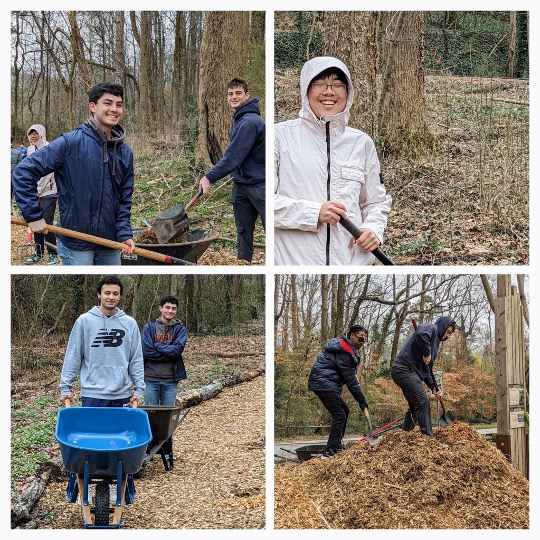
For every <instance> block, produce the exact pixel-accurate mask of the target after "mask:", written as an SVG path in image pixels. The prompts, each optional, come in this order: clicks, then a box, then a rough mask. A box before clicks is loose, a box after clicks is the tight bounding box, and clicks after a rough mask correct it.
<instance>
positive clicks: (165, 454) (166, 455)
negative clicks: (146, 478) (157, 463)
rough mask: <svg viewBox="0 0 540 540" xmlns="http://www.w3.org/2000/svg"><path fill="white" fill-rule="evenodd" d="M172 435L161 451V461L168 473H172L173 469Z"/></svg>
mask: <svg viewBox="0 0 540 540" xmlns="http://www.w3.org/2000/svg"><path fill="white" fill-rule="evenodd" d="M172 446H173V441H172V435H171V436H170V437H169V438H168V439H167V440H166V441H165V442H164V443H163V445H162V447H161V448H160V450H159V453H160V455H161V459H162V461H163V466H164V467H165V470H166V471H170V470H171V469H172V468H173V457H172Z"/></svg>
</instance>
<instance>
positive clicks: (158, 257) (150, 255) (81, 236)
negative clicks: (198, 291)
mask: <svg viewBox="0 0 540 540" xmlns="http://www.w3.org/2000/svg"><path fill="white" fill-rule="evenodd" d="M11 223H12V224H13V225H22V226H24V227H27V226H28V223H26V221H24V219H22V218H18V217H15V216H11ZM47 228H48V229H49V231H51V232H53V233H56V234H61V235H64V236H69V237H70V238H77V239H78V240H84V241H85V242H90V243H92V244H98V245H99V246H104V247H108V248H111V249H117V250H119V251H122V250H123V249H125V247H126V244H123V243H122V242H115V241H114V240H108V239H107V238H100V237H99V236H93V235H91V234H86V233H82V232H79V231H72V230H71V229H64V227H57V226H56V225H47ZM133 253H135V255H140V256H141V257H146V258H147V259H153V260H155V261H161V262H162V263H165V264H179V265H182V266H194V263H192V262H189V261H184V260H183V259H177V258H176V257H171V256H170V255H164V254H163V253H158V252H157V251H150V250H149V249H143V248H139V247H136V248H135V249H134V250H133Z"/></svg>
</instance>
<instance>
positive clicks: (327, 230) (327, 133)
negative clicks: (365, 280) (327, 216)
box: [325, 122, 331, 266]
mask: <svg viewBox="0 0 540 540" xmlns="http://www.w3.org/2000/svg"><path fill="white" fill-rule="evenodd" d="M325 127H326V200H327V201H329V200H330V176H331V174H330V122H326V126H325ZM329 265H330V223H327V224H326V266H329Z"/></svg>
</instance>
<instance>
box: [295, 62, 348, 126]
mask: <svg viewBox="0 0 540 540" xmlns="http://www.w3.org/2000/svg"><path fill="white" fill-rule="evenodd" d="M332 67H335V68H338V69H340V70H341V71H343V73H345V76H346V77H347V87H348V95H347V103H346V105H345V110H344V111H343V112H342V113H339V115H335V116H341V115H343V116H345V121H346V122H347V121H348V119H349V111H350V108H351V106H352V102H353V97H354V90H353V85H352V80H351V74H350V73H349V69H348V68H347V66H346V65H345V64H344V63H343V62H342V61H341V60H338V59H337V58H334V57H332V56H317V57H315V58H312V59H311V60H308V61H307V62H306V63H305V64H304V66H303V67H302V71H301V72H300V94H301V96H302V111H301V113H300V116H305V113H307V112H308V111H309V112H310V113H311V114H312V115H314V113H313V111H312V110H311V107H310V106H309V100H308V95H307V92H308V88H309V83H310V82H311V81H312V80H313V79H314V78H315V77H316V76H317V75H319V73H322V72H323V71H325V70H326V69H328V68H332ZM302 113H304V114H302ZM321 120H325V119H324V118H321ZM326 120H328V119H326Z"/></svg>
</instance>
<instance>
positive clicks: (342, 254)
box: [274, 57, 392, 266]
mask: <svg viewBox="0 0 540 540" xmlns="http://www.w3.org/2000/svg"><path fill="white" fill-rule="evenodd" d="M330 67H337V68H339V69H341V70H342V71H343V72H344V73H345V75H346V76H347V80H348V96H347V104H346V106H345V110H344V111H343V112H342V113H339V114H337V115H334V116H329V115H326V116H322V117H321V118H317V117H316V116H315V114H314V113H313V111H312V110H311V108H310V106H309V101H308V95H307V91H308V86H309V83H310V82H311V81H312V80H313V78H314V77H316V76H317V75H318V74H319V73H321V72H322V71H324V70H325V69H327V68H330ZM300 91H301V94H302V109H301V110H300V113H299V118H297V119H295V120H288V121H286V122H281V123H278V124H276V125H275V144H274V194H275V195H274V224H275V237H274V238H275V244H274V250H275V263H276V264H278V265H287V264H290V265H345V266H348V265H370V264H373V261H374V260H375V257H374V256H373V255H372V254H371V253H370V252H368V251H365V250H363V249H362V248H361V247H359V246H357V245H356V244H354V238H353V237H352V235H351V234H350V233H349V232H348V231H347V230H346V229H345V228H344V227H343V226H342V225H340V224H333V225H331V224H319V223H318V220H319V211H320V209H321V206H322V205H323V203H325V202H326V201H328V200H337V201H340V202H342V203H343V204H344V205H345V207H346V209H347V217H348V218H349V219H350V220H351V221H352V222H353V223H355V224H356V225H357V226H358V227H360V228H362V229H370V230H372V231H373V232H374V233H375V234H376V235H377V238H378V239H379V240H380V241H381V243H382V241H383V232H384V228H385V227H386V222H387V216H388V213H389V211H390V206H391V203H392V198H391V197H390V196H389V195H388V194H387V193H386V189H385V187H384V184H383V183H382V177H381V175H380V165H379V159H378V157H377V151H376V149H375V144H374V143H373V141H372V139H371V138H370V137H369V136H368V135H366V134H365V133H364V132H362V131H360V130H358V129H354V128H350V127H347V122H348V120H349V110H350V108H351V105H352V101H353V87H352V81H351V78H350V74H349V70H348V69H347V67H346V66H345V64H343V63H342V62H340V61H339V60H337V59H336V58H331V57H318V58H313V59H312V60H310V61H308V62H306V63H305V64H304V67H303V68H302V72H301V74H300Z"/></svg>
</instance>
